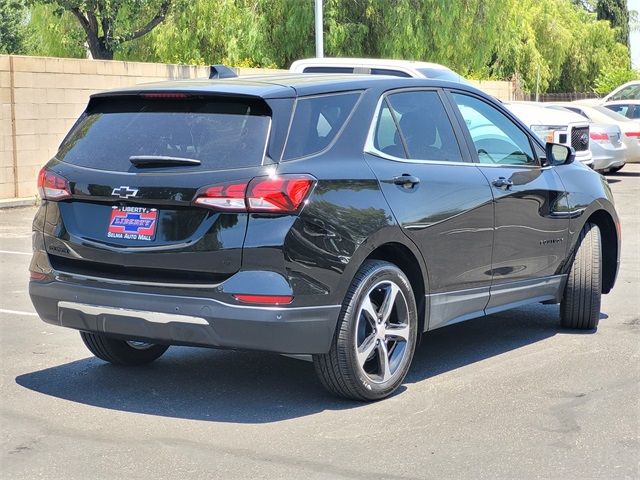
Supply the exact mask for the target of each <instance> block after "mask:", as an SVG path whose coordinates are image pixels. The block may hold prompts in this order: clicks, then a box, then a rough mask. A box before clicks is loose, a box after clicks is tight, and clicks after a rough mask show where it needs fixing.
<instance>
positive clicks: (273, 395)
mask: <svg viewBox="0 0 640 480" xmlns="http://www.w3.org/2000/svg"><path fill="white" fill-rule="evenodd" d="M561 332H562V330H560V328H559V326H558V307H557V306H549V305H547V306H545V305H534V306H530V307H527V308H520V309H517V310H512V311H509V312H503V313H500V314H495V315H492V316H489V317H485V318H479V319H476V320H472V321H469V322H464V323H461V324H458V325H453V326H450V327H446V328H442V329H439V330H436V331H434V332H431V333H430V334H429V335H426V336H425V337H424V339H423V341H422V343H421V345H420V346H419V347H418V349H417V351H416V354H415V357H414V361H413V365H412V367H411V370H410V372H409V375H408V377H407V379H406V381H405V383H415V382H420V381H423V380H426V379H428V378H430V377H434V376H436V375H439V374H441V373H444V372H448V371H451V370H455V369H458V368H463V367H464V366H466V365H470V364H472V363H475V362H478V361H481V360H483V359H486V358H490V357H493V356H495V355H499V354H502V353H505V352H508V351H510V350H514V349H517V348H520V347H522V346H524V345H528V344H532V343H535V342H539V341H541V340H544V339H546V338H549V337H551V336H553V335H555V334H557V333H561ZM78 341H80V339H78ZM16 382H17V383H18V384H19V385H21V386H22V387H25V388H28V389H30V390H33V391H36V392H39V393H43V394H45V395H51V396H53V397H57V398H62V399H65V400H69V401H72V402H78V403H82V404H86V405H93V406H96V407H101V408H108V409H114V410H120V411H125V412H133V413H144V414H148V415H159V416H165V417H176V418H185V419H192V420H205V421H218V422H236V423H269V422H276V421H280V420H284V419H290V418H296V417H302V416H306V415H311V414H313V413H316V412H319V411H323V410H342V409H350V408H358V407H362V406H363V405H364V404H363V403H359V402H353V401H347V400H341V399H338V398H334V397H332V396H331V395H329V394H328V393H326V392H325V391H324V390H323V388H322V386H321V385H320V383H319V381H318V380H317V379H316V376H315V372H314V369H313V365H312V364H311V363H309V362H304V361H300V360H295V359H291V358H287V357H283V356H280V355H273V354H266V353H255V352H249V353H247V352H235V351H222V350H210V349H196V348H188V347H172V348H170V349H169V350H168V352H167V353H166V354H165V355H164V356H163V357H162V358H160V359H159V360H157V361H156V362H155V363H153V364H151V365H147V366H143V367H117V366H113V365H109V364H105V363H103V362H101V361H99V360H97V359H95V358H86V359H83V360H77V361H74V362H70V363H67V364H64V365H58V366H55V367H51V368H47V369H44V370H40V371H36V372H31V373H26V374H24V375H20V376H18V377H17V378H16ZM402 390H404V387H402V388H401V389H399V393H398V394H399V395H401V392H402Z"/></svg>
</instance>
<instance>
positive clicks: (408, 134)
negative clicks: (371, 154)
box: [374, 90, 462, 162]
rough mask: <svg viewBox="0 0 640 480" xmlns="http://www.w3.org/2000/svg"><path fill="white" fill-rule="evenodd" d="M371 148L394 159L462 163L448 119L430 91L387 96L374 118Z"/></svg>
mask: <svg viewBox="0 0 640 480" xmlns="http://www.w3.org/2000/svg"><path fill="white" fill-rule="evenodd" d="M374 147H375V148H376V149H377V150H379V151H380V152H382V153H385V154H387V155H391V156H393V157H398V158H408V159H412V160H432V161H445V162H461V161H462V154H461V152H460V147H459V145H458V142H457V139H456V136H455V133H454V130H453V127H452V126H451V122H450V121H449V116H448V114H447V112H446V110H445V108H444V105H443V103H442V101H441V100H440V96H439V95H438V92H436V91H433V90H429V91H408V92H399V93H394V94H391V95H389V96H387V98H386V99H385V100H384V101H383V104H382V107H381V110H380V112H379V115H378V123H377V125H376V131H375V134H374Z"/></svg>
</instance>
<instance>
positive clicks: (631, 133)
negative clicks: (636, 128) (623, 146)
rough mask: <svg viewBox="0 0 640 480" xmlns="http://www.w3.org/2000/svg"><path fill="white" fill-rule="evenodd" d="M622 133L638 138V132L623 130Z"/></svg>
mask: <svg viewBox="0 0 640 480" xmlns="http://www.w3.org/2000/svg"><path fill="white" fill-rule="evenodd" d="M624 134H625V135H626V136H627V137H632V138H633V137H635V138H640V132H625V133H624Z"/></svg>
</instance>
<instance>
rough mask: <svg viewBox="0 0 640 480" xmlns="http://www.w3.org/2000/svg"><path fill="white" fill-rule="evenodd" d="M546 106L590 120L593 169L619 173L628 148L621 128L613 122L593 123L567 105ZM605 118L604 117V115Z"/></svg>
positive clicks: (577, 110) (590, 148) (601, 171)
mask: <svg viewBox="0 0 640 480" xmlns="http://www.w3.org/2000/svg"><path fill="white" fill-rule="evenodd" d="M544 106H545V107H546V108H550V109H553V110H560V111H570V112H574V113H577V114H579V115H582V116H583V117H585V118H586V119H587V120H589V122H590V123H589V139H590V140H589V150H591V155H592V156H593V168H594V170H596V171H598V172H600V173H606V172H610V171H613V172H615V171H618V170H620V169H621V168H622V167H624V164H625V162H626V153H627V146H626V145H625V143H624V142H623V134H622V131H621V129H620V127H619V126H618V125H616V124H614V123H613V122H611V121H609V122H605V123H599V122H595V121H593V120H592V119H591V118H589V117H587V116H586V115H584V114H583V113H580V111H579V109H578V108H571V107H569V106H566V104H555V103H554V104H547V103H545V104H544ZM603 116H604V115H603Z"/></svg>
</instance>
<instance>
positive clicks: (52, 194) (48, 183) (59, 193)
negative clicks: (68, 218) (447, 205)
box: [38, 167, 71, 200]
mask: <svg viewBox="0 0 640 480" xmlns="http://www.w3.org/2000/svg"><path fill="white" fill-rule="evenodd" d="M38 192H39V193H40V197H41V198H43V199H45V200H64V199H65V198H69V197H70V196H71V190H70V189H69V182H68V181H67V179H66V178H64V177H62V176H60V175H58V174H57V173H53V172H52V171H51V170H47V168H46V167H45V168H43V169H42V170H40V173H39V174H38Z"/></svg>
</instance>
